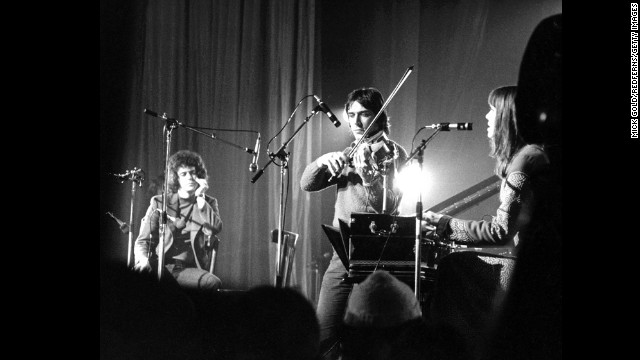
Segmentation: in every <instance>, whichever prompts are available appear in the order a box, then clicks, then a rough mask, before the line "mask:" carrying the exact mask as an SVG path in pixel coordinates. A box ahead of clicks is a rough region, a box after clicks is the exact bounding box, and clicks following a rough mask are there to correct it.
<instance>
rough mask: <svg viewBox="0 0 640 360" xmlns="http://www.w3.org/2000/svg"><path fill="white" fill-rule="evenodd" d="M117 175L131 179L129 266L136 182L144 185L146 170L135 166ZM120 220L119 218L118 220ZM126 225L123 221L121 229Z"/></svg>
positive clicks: (128, 262) (129, 263) (122, 180)
mask: <svg viewBox="0 0 640 360" xmlns="http://www.w3.org/2000/svg"><path fill="white" fill-rule="evenodd" d="M113 175H115V176H117V177H118V178H120V180H121V182H123V183H124V182H125V180H131V207H130V209H129V226H127V228H128V230H127V231H128V232H129V244H128V245H129V246H128V247H127V268H130V267H131V259H132V256H131V249H132V247H133V246H132V245H133V233H134V231H133V204H134V201H135V197H136V183H138V185H139V186H140V187H142V181H144V171H143V170H142V169H138V168H137V167H134V168H133V170H127V171H126V172H125V173H124V174H113ZM108 214H109V215H111V217H112V218H113V219H114V220H115V219H116V218H115V217H114V216H113V214H111V213H108ZM116 221H118V220H116ZM124 226H125V224H124V223H123V224H122V225H121V230H122V229H123V227H124Z"/></svg>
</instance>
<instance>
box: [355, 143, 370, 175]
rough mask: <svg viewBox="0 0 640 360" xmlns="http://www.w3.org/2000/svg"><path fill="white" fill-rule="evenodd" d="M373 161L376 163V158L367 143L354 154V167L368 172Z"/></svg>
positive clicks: (361, 145)
mask: <svg viewBox="0 0 640 360" xmlns="http://www.w3.org/2000/svg"><path fill="white" fill-rule="evenodd" d="M372 161H375V158H374V155H373V154H372V152H371V146H370V145H369V144H367V143H362V144H360V146H358V149H356V151H355V153H354V154H353V166H355V167H356V168H359V169H365V170H368V169H370V168H371V162H372Z"/></svg>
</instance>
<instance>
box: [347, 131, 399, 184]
mask: <svg viewBox="0 0 640 360" xmlns="http://www.w3.org/2000/svg"><path fill="white" fill-rule="evenodd" d="M363 146H367V147H368V148H369V152H370V156H371V158H370V159H371V160H372V161H370V162H369V165H370V167H371V169H366V170H368V171H370V172H372V173H371V174H369V175H374V174H375V173H379V172H381V171H383V170H384V169H385V165H386V164H388V163H390V162H391V161H393V160H394V159H397V158H398V152H397V149H396V147H395V146H394V144H393V143H392V142H391V140H390V139H389V138H388V137H387V134H385V133H384V131H382V130H381V131H380V132H378V134H376V135H374V136H372V137H370V138H367V139H365V140H364V141H363V142H361V143H360V145H358V146H357V147H355V148H354V149H355V150H354V149H352V150H353V153H355V152H356V150H357V149H358V148H359V147H363ZM349 160H350V163H349V165H350V166H352V167H353V164H352V160H353V157H349Z"/></svg>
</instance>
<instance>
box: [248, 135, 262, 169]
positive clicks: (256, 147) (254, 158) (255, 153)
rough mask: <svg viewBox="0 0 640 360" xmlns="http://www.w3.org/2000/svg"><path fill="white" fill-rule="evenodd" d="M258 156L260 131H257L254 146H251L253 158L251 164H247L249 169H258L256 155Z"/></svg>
mask: <svg viewBox="0 0 640 360" xmlns="http://www.w3.org/2000/svg"><path fill="white" fill-rule="evenodd" d="M259 156H260V133H258V138H257V139H256V146H255V147H254V148H253V160H251V165H249V171H251V172H256V170H258V164H257V163H258V157H259Z"/></svg>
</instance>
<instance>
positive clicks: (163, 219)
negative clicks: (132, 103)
mask: <svg viewBox="0 0 640 360" xmlns="http://www.w3.org/2000/svg"><path fill="white" fill-rule="evenodd" d="M144 113H145V114H147V115H151V116H154V117H158V118H161V119H164V120H165V125H164V128H163V133H165V134H166V146H165V149H166V152H165V165H164V174H165V176H164V185H163V189H162V212H161V216H160V227H159V239H158V253H159V254H158V280H162V268H163V267H164V251H165V250H164V238H165V231H166V225H167V191H168V189H169V175H168V174H169V154H170V148H171V132H172V131H173V129H175V128H177V127H178V126H182V127H183V128H185V129H188V130H191V131H193V132H196V133H198V134H202V135H205V136H207V137H210V138H212V139H214V140H219V141H222V142H223V143H225V144H227V145H231V146H234V147H237V148H239V149H242V150H244V151H246V152H248V153H249V154H254V153H255V152H254V151H253V150H252V149H249V148H243V147H242V146H239V145H236V144H233V143H230V142H228V141H225V140H222V139H219V138H217V137H216V135H215V134H208V133H205V132H204V131H200V130H198V129H196V128H193V127H191V126H187V125H185V124H184V123H181V122H179V121H178V120H176V119H174V118H168V117H167V114H166V113H163V114H162V115H158V113H156V112H155V111H152V110H149V109H144Z"/></svg>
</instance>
